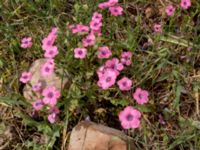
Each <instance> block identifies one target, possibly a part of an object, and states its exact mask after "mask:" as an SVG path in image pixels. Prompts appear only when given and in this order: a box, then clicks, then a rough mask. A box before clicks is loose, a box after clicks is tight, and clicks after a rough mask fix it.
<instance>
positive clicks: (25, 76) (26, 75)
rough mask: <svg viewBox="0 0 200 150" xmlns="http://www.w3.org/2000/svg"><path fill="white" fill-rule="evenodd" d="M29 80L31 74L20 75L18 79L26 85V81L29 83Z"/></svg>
mask: <svg viewBox="0 0 200 150" xmlns="http://www.w3.org/2000/svg"><path fill="white" fill-rule="evenodd" d="M31 78H32V73H31V72H26V71H25V72H23V73H22V75H21V77H20V79H19V80H20V81H21V82H22V83H27V82H28V81H30V80H31Z"/></svg>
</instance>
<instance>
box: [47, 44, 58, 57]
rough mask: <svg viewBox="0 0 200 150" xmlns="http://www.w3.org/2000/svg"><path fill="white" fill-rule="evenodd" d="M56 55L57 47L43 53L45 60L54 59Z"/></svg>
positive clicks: (49, 48)
mask: <svg viewBox="0 0 200 150" xmlns="http://www.w3.org/2000/svg"><path fill="white" fill-rule="evenodd" d="M56 55H58V48H57V46H52V47H48V48H47V49H46V51H45V53H44V57H45V58H54V57H55V56H56Z"/></svg>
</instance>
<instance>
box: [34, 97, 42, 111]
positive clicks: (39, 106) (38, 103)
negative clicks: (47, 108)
mask: <svg viewBox="0 0 200 150" xmlns="http://www.w3.org/2000/svg"><path fill="white" fill-rule="evenodd" d="M32 106H33V108H34V109H35V110H36V111H39V110H41V109H42V108H43V106H44V103H43V101H42V100H41V99H38V100H36V101H34V102H33V103H32Z"/></svg>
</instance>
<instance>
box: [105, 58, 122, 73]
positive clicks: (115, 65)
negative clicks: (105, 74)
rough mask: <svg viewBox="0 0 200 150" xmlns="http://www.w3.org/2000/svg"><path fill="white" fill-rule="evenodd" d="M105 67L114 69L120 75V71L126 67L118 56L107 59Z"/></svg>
mask: <svg viewBox="0 0 200 150" xmlns="http://www.w3.org/2000/svg"><path fill="white" fill-rule="evenodd" d="M105 67H106V68H109V69H111V70H113V71H114V72H115V73H116V75H117V76H118V75H119V73H120V71H122V70H123V69H124V66H123V64H122V63H120V62H119V59H118V58H112V59H111V60H107V61H106V63H105Z"/></svg>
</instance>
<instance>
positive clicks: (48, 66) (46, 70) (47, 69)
mask: <svg viewBox="0 0 200 150" xmlns="http://www.w3.org/2000/svg"><path fill="white" fill-rule="evenodd" d="M54 68H55V63H54V60H53V59H48V60H47V61H46V62H45V63H44V64H43V65H42V66H41V70H40V72H41V75H42V76H44V77H45V76H51V75H52V74H53V73H54Z"/></svg>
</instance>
